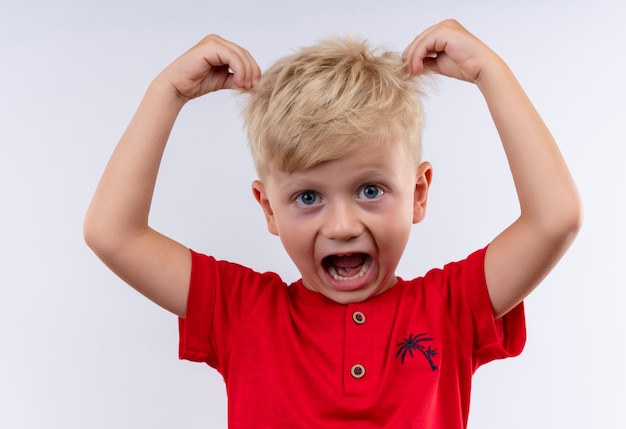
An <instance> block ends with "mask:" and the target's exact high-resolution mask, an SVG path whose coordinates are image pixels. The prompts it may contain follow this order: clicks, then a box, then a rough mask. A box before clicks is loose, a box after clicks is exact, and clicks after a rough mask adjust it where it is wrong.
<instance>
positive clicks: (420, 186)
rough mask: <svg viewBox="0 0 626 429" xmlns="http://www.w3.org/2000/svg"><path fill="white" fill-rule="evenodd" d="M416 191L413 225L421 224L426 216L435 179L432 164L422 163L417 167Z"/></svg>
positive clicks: (414, 195)
mask: <svg viewBox="0 0 626 429" xmlns="http://www.w3.org/2000/svg"><path fill="white" fill-rule="evenodd" d="M416 174H417V176H416V180H415V191H414V194H413V223H418V222H421V221H422V220H423V219H424V217H425V216H426V203H427V201H428V189H429V188H430V182H431V180H432V178H433V168H432V165H430V162H422V163H421V164H420V165H419V167H417V173H416Z"/></svg>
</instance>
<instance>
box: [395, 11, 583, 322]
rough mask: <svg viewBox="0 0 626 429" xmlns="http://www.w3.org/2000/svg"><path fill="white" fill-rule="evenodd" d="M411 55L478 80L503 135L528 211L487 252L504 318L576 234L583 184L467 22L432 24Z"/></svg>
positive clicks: (416, 66)
mask: <svg viewBox="0 0 626 429" xmlns="http://www.w3.org/2000/svg"><path fill="white" fill-rule="evenodd" d="M404 58H405V60H406V61H407V62H408V63H409V67H410V69H411V72H412V73H414V74H418V73H420V72H421V71H422V70H424V69H425V68H427V69H432V70H433V71H435V72H436V73H439V74H442V75H445V76H449V77H455V78H457V79H462V80H465V81H468V82H472V83H475V84H476V85H477V86H478V88H479V89H480V91H481V92H482V94H483V96H484V97H485V100H486V101H487V105H488V107H489V111H490V112H491V115H492V117H493V120H494V123H495V125H496V128H497V130H498V133H499V135H500V138H501V140H502V145H503V147H504V150H505V153H506V156H507V160H508V162H509V166H510V169H511V173H512V175H513V180H514V183H515V188H516V190H517V195H518V199H519V204H520V210H521V213H520V217H519V218H518V219H517V220H516V221H515V222H514V223H513V224H512V225H510V226H509V227H508V228H507V229H505V230H504V231H503V232H502V233H501V234H499V235H498V236H497V237H496V238H495V239H494V240H493V241H492V242H491V244H490V245H489V248H488V250H487V254H486V257H485V258H486V259H485V276H486V278H487V287H488V290H489V296H490V298H491V303H492V306H493V309H494V314H495V316H496V317H500V316H502V315H504V314H506V313H507V312H508V311H509V310H511V309H512V308H513V307H514V306H515V305H517V304H518V303H519V302H520V301H521V300H523V299H524V298H525V297H526V296H527V295H528V294H529V293H530V292H531V291H532V290H533V289H534V288H535V287H536V286H537V285H538V284H539V283H540V282H541V280H543V278H544V277H545V276H546V275H547V274H548V273H549V272H550V270H551V269H552V268H553V267H554V265H555V264H556V263H557V262H558V260H559V259H560V258H561V257H562V256H563V254H564V253H565V251H566V250H567V248H568V247H569V246H570V244H571V243H572V241H573V239H574V238H575V236H576V234H577V232H578V230H579V228H580V224H581V220H582V205H581V202H580V199H579V196H578V191H577V189H576V185H575V184H574V182H573V180H572V177H571V175H570V173H569V170H568V168H567V165H566V164H565V161H564V160H563V157H562V156H561V153H560V151H559V148H558V147H557V145H556V143H555V141H554V139H553V138H552V135H551V134H550V132H549V130H548V129H547V127H546V126H545V124H544V123H543V121H542V119H541V117H540V116H539V114H538V113H537V111H536V110H535V108H534V107H533V105H532V104H531V102H530V100H529V99H528V97H527V96H526V94H525V93H524V91H523V89H522V88H521V86H520V85H519V83H518V82H517V80H516V78H515V76H514V75H513V73H512V72H511V70H510V69H509V68H508V66H507V65H506V64H505V63H504V61H502V60H501V59H500V58H499V57H498V56H497V55H496V54H495V53H494V52H493V51H491V50H490V49H489V48H488V47H487V46H486V45H484V44H483V43H482V42H481V41H479V40H478V39H476V38H475V37H474V36H472V35H471V34H470V33H469V32H467V30H465V29H464V28H463V27H462V26H461V25H460V24H458V23H457V22H455V21H444V22H442V23H441V24H439V25H436V26H434V27H431V28H429V29H428V30H426V31H424V32H423V33H422V34H420V35H419V36H417V37H416V38H415V40H414V41H413V42H412V43H411V44H410V45H409V46H408V47H407V49H406V50H405V53H404Z"/></svg>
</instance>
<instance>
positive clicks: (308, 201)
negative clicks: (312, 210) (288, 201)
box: [296, 191, 320, 206]
mask: <svg viewBox="0 0 626 429" xmlns="http://www.w3.org/2000/svg"><path fill="white" fill-rule="evenodd" d="M319 199H320V198H319V197H318V196H317V194H316V193H315V192H311V191H307V192H303V193H301V194H300V195H298V196H297V197H296V202H297V203H298V204H300V205H302V206H312V205H313V204H316V203H318V202H319Z"/></svg>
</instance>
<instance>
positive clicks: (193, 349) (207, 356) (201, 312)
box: [178, 250, 216, 364]
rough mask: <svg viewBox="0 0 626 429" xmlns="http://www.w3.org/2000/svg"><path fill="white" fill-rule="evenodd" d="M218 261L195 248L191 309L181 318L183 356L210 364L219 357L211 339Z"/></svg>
mask: <svg viewBox="0 0 626 429" xmlns="http://www.w3.org/2000/svg"><path fill="white" fill-rule="evenodd" d="M215 263H216V261H215V259H214V258H212V257H209V256H204V255H201V254H199V253H196V252H194V251H193V250H192V251H191V278H190V281H189V295H188V297H187V312H186V315H185V318H182V317H181V318H179V319H178V330H179V347H178V356H179V358H180V359H187V360H191V361H195V362H207V363H209V364H210V363H211V361H212V360H213V359H214V357H215V353H214V351H213V349H212V345H211V341H210V338H211V331H212V325H213V323H212V322H213V318H212V315H213V313H214V311H213V309H214V306H215V292H216V290H215V278H216V273H215V271H216V270H215V268H214V266H215Z"/></svg>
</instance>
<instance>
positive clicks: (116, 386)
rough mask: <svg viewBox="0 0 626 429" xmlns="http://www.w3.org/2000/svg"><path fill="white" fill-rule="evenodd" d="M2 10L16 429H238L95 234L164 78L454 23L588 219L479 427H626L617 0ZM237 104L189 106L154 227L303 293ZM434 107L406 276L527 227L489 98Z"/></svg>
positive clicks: (477, 399)
mask: <svg viewBox="0 0 626 429" xmlns="http://www.w3.org/2000/svg"><path fill="white" fill-rule="evenodd" d="M1 1H2V3H1V6H0V288H1V289H0V427H3V428H135V427H150V428H166V427H190V428H191V427H199V426H204V427H216V428H217V427H226V402H225V401H226V400H225V395H224V387H223V382H222V381H221V378H220V376H219V375H218V374H216V373H215V372H214V371H213V370H211V369H210V368H207V367H205V366H203V365H200V364H192V363H188V362H181V361H178V359H177V324H176V318H175V317H174V316H172V315H170V314H168V313H166V312H165V311H163V310H161V309H159V308H157V307H156V306H154V305H153V304H151V303H149V302H147V301H146V300H145V299H144V298H143V297H141V296H140V295H139V294H137V293H136V292H134V291H133V290H132V289H130V288H129V287H127V286H125V285H124V284H123V283H122V282H121V281H120V280H118V279H117V278H116V277H115V276H114V275H112V274H111V273H110V272H109V271H108V270H107V269H106V268H105V267H104V266H103V265H102V264H101V263H100V262H99V261H98V260H97V259H96V257H95V256H94V255H93V254H92V253H91V252H90V251H89V250H88V249H87V247H86V246H85V245H84V244H83V241H82V233H81V226H82V225H81V223H82V218H83V215H84V212H85V210H86V207H87V204H88V202H89V200H90V198H91V195H92V193H93V191H94V189H95V186H96V183H97V181H98V179H99V176H100V173H101V172H102V169H103V168H104V165H105V162H106V160H107V158H108V156H109V154H110V153H111V151H112V149H113V147H114V145H115V143H116V141H117V139H118V138H119V136H120V135H121V133H122V132H123V130H124V128H125V126H126V124H127V122H128V120H129V119H130V117H131V115H132V113H133V112H134V109H135V107H136V105H137V104H138V102H139V100H140V98H141V96H142V94H143V92H144V90H145V88H146V86H147V84H148V83H149V81H150V80H151V79H152V77H153V76H155V74H156V73H157V72H159V71H160V70H161V69H162V68H163V67H164V66H165V65H166V64H167V63H169V62H170V61H171V60H172V59H174V58H175V57H176V56H177V55H179V54H180V53H182V52H183V51H184V50H186V49H187V48H189V47H190V46H191V45H193V44H194V43H196V42H197V41H198V40H200V39H201V38H202V37H203V36H204V35H205V34H207V33H218V34H221V35H223V36H224V37H226V38H229V39H231V40H233V41H235V42H237V43H239V44H241V45H243V46H245V47H246V48H248V49H249V50H250V51H251V52H252V53H253V55H255V57H256V58H257V60H258V62H259V63H260V65H261V67H262V68H266V67H267V66H268V65H269V64H270V63H271V62H273V61H274V60H275V59H277V58H278V57H280V56H282V55H284V54H287V53H288V52H290V50H291V49H293V48H296V47H298V46H301V45H305V44H309V43H311V42H313V41H315V40H317V39H319V38H321V37H324V36H326V35H328V34H331V33H332V34H336V33H339V34H344V33H348V32H353V33H357V34H360V35H363V36H366V37H368V38H369V39H370V40H371V41H372V42H373V43H374V44H377V45H381V44H382V45H387V46H389V47H391V48H394V49H397V50H402V49H403V48H404V47H405V46H406V44H408V43H409V41H410V40H411V39H412V38H413V37H414V36H415V35H416V34H418V33H419V32H420V31H421V30H423V29H424V28H425V27H426V26H429V25H431V24H434V23H436V22H438V21H440V20H441V19H443V18H447V17H455V18H457V19H459V20H460V21H461V22H462V23H463V24H464V25H465V26H466V27H468V28H469V29H470V30H471V31H473V32H474V33H475V34H477V35H478V36H479V37H481V38H482V39H483V40H484V41H486V42H487V43H488V44H489V45H490V46H492V47H493V48H494V49H495V50H496V51H497V52H499V53H500V54H501V55H502V56H503V57H504V58H505V60H507V61H508V62H509V64H510V65H511V67H512V68H513V70H514V71H516V74H517V76H518V78H519V79H520V81H521V82H522V84H523V85H524V87H525V88H526V90H527V92H528V93H529V95H530V96H531V98H532V99H533V100H534V102H535V104H536V106H537V108H538V110H539V111H540V113H542V115H543V117H544V119H545V120H546V122H547V123H548V125H549V126H550V128H551V129H552V131H553V133H554V135H555V136H556V138H557V140H558V141H559V142H560V145H561V148H562V150H563V153H564V155H565V157H566V159H567V160H568V162H569V164H570V167H571V170H572V172H573V174H574V175H575V177H576V179H577V182H578V184H579V186H580V190H581V193H582V194H583V198H584V201H585V205H586V222H585V225H584V229H583V231H582V232H581V234H580V236H579V238H578V240H577V241H576V243H575V244H574V246H573V247H572V249H571V251H570V252H569V253H568V254H567V255H566V257H565V258H564V259H563V261H562V262H561V264H560V265H559V266H558V267H557V268H556V269H555V270H554V271H553V273H552V274H551V275H550V276H549V278H548V279H547V280H546V281H545V282H544V284H543V285H542V286H541V287H540V288H539V289H538V290H537V291H536V292H535V293H534V294H533V295H532V296H531V297H530V298H529V299H528V300H527V317H528V343H527V346H526V349H525V351H524V353H523V354H522V356H521V357H519V358H516V359H512V360H507V361H502V362H495V363H493V364H490V365H488V366H486V367H484V368H482V369H480V370H479V371H478V373H477V375H476V377H475V389H474V392H473V402H472V411H471V414H470V427H471V428H502V427H507V428H555V427H559V428H566V427H567V428H613V427H619V426H620V425H621V424H623V423H620V420H619V419H618V418H621V416H622V412H621V411H622V408H623V406H624V404H625V403H626V388H625V387H624V386H625V385H626V375H625V374H624V362H626V354H625V348H626V346H625V343H626V335H625V334H624V328H625V327H626V316H625V315H624V314H625V313H626V312H625V311H624V310H623V309H622V306H623V305H622V301H623V298H624V296H625V294H624V293H623V291H622V289H623V288H624V286H625V285H626V281H625V280H624V279H623V267H624V259H626V251H625V249H624V247H625V244H624V243H625V241H626V240H625V239H626V227H625V226H624V220H623V218H624V213H625V211H626V203H625V202H624V186H625V185H626V172H625V169H624V168H623V165H624V163H623V158H624V154H625V150H624V146H625V144H626V138H625V137H626V132H625V130H624V116H625V115H626V102H625V100H626V86H625V84H624V80H623V73H624V70H625V69H626V61H625V60H624V51H625V49H626V31H625V30H624V25H623V20H624V17H625V16H626V14H625V11H624V7H623V6H621V4H622V2H620V1H618V0H615V1H612V2H611V1H606V0H605V1H601V0H600V1H599V0H585V1H583V0H580V1H565V0H563V1H556V0H545V1H536V0H535V1H527V2H523V3H522V2H504V1H502V2H496V1H489V0H477V1H471V2H469V1H461V0H457V1H453V0H448V1H445V0H444V1H426V0H423V1H417V0H412V1H408V0H407V1H401V0H389V1H385V2H381V1H378V0H347V1H331V0H324V1H320V0H318V1H316V2H301V3H299V2H294V1H289V0H267V1H258V2H257V1H253V0H249V1H241V0H240V1H237V0H232V1H229V2H225V1H221V2H216V1H213V2H211V1H198V0H193V1H192V0H177V1H169V2H166V1H163V0H150V1H148V0H136V1H132V0H123V1H122V0H108V1H101V2H95V1H84V0H83V1H80V0H73V1H72V0H58V1H56V2H49V1H44V0H30V1H29V0H24V1H20V2H17V1H12V0H1ZM335 4H336V5H335ZM468 4H471V5H472V6H471V7H470V6H468ZM331 5H334V6H331ZM238 109H239V107H238V105H237V101H236V100H235V99H234V98H233V97H232V95H230V94H228V93H218V94H213V95H210V96H208V97H205V98H204V99H202V100H196V101H195V102H193V103H191V104H189V105H188V106H186V108H185V110H184V111H183V114H182V116H181V118H180V120H179V122H178V124H177V127H176V129H175V131H174V133H173V136H172V139H171V144H170V146H169V147H168V150H167V152H166V156H165V160H164V163H163V167H162V173H161V176H160V178H159V183H158V189H157V192H156V196H155V202H154V207H153V216H152V223H153V225H154V226H155V227H156V228H158V229H160V230H161V231H163V232H164V233H166V234H168V235H170V236H172V237H174V238H175V239H178V240H179V241H181V242H183V243H185V244H186V245H188V246H190V247H193V248H195V249H197V250H200V251H203V252H208V253H212V254H215V255H217V256H219V257H221V258H225V259H232V260H236V261H238V262H240V263H243V264H247V265H250V266H252V267H253V268H256V269H258V270H274V271H278V272H280V273H282V274H283V275H284V277H285V278H286V279H288V280H293V279H295V277H296V275H297V273H296V271H295V270H294V268H293V267H292V265H291V263H290V261H289V260H288V258H287V257H286V256H285V254H284V252H283V251H282V249H281V247H280V244H279V242H278V240H277V239H276V238H275V237H273V236H271V235H269V234H268V233H267V232H266V230H265V226H264V222H263V219H262V215H261V212H260V209H258V208H257V206H256V203H255V202H254V201H253V198H252V197H251V193H250V191H249V184H250V182H251V180H252V179H253V178H254V173H253V169H252V165H251V161H250V158H249V155H248V153H247V148H246V143H245V138H244V134H243V132H242V130H241V124H240V118H239V113H238V112H239V110H238ZM427 110H428V127H427V130H426V135H425V139H426V142H425V145H426V158H427V159H428V160H430V161H431V162H432V163H433V164H434V166H435V182H434V186H433V189H432V193H431V201H430V206H429V214H428V217H427V220H425V221H424V222H423V223H422V224H420V225H418V226H416V227H415V230H414V234H413V237H412V239H411V242H410V243H409V248H408V251H407V254H406V257H405V258H404V259H403V261H402V263H401V266H400V269H399V274H400V275H402V276H403V277H410V276H416V275H419V274H421V273H423V272H424V271H425V270H426V269H427V268H430V267H433V266H440V265H442V264H443V263H445V262H447V261H449V260H452V259H458V258H461V257H463V256H465V255H466V254H468V253H469V252H470V251H472V250H474V249H475V248H477V247H479V246H482V245H484V244H486V243H487V242H488V241H489V240H490V239H491V238H492V237H493V236H494V235H495V234H496V233H497V232H499V231H500V230H501V229H502V228H503V227H504V226H506V225H507V224H508V223H509V222H511V221H512V220H513V219H514V218H515V216H516V213H517V207H516V200H515V195H514V191H513V187H512V182H511V179H510V177H509V175H508V171H507V166H506V162H505V159H504V157H503V154H502V150H501V148H500V147H499V143H498V140H497V136H496V133H495V131H494V129H493V126H492V124H491V122H490V118H489V117H488V115H487V112H486V109H485V107H484V104H483V101H482V99H481V98H480V96H479V94H478V91H477V90H476V88H474V87H472V86H471V85H468V84H463V83H460V82H453V81H445V80H442V81H441V82H440V85H439V87H438V90H437V92H436V93H433V94H432V96H431V97H430V99H429V100H427Z"/></svg>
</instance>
